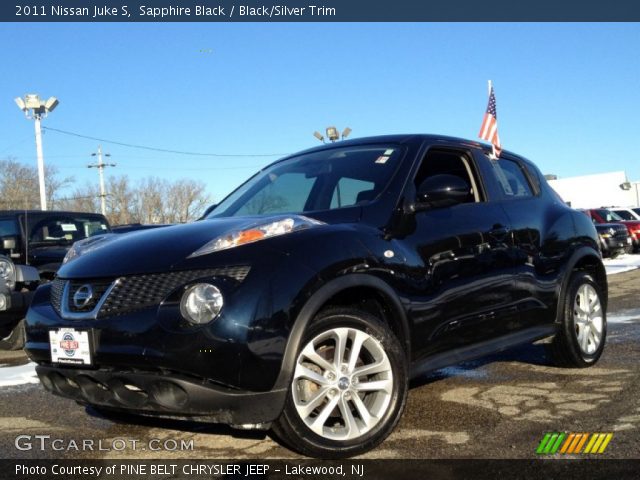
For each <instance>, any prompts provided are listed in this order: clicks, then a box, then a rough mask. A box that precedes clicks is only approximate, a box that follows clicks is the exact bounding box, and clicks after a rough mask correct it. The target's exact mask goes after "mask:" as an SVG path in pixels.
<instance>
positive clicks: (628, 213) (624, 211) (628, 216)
mask: <svg viewBox="0 0 640 480" xmlns="http://www.w3.org/2000/svg"><path fill="white" fill-rule="evenodd" d="M635 210H638V212H636V211H635ZM635 210H634V209H633V208H622V207H612V208H611V211H612V212H614V213H615V214H616V215H618V216H619V217H620V218H622V219H623V220H640V208H636V209H635Z"/></svg>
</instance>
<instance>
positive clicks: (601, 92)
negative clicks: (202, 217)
mask: <svg viewBox="0 0 640 480" xmlns="http://www.w3.org/2000/svg"><path fill="white" fill-rule="evenodd" d="M638 45H640V24H467V23H464V24H424V23H423V24H329V23H328V24H284V23H283V24H221V23H210V24H193V23H189V24H187V23H184V24H105V25H97V24H3V26H2V29H1V30H0V52H1V53H0V55H1V57H0V58H1V59H2V73H1V74H0V158H4V157H7V156H12V157H15V158H17V159H18V160H20V161H23V162H26V163H31V164H33V165H35V162H36V160H35V145H34V139H33V122H29V121H27V120H25V118H24V117H23V116H22V114H21V112H20V111H19V110H18V108H17V107H16V105H15V104H14V103H13V98H14V97H16V96H21V95H23V94H25V93H39V94H40V95H41V96H43V97H49V96H52V95H53V96H56V97H58V98H59V100H60V105H59V106H58V108H57V109H56V110H55V112H53V113H52V114H51V116H50V117H49V118H47V119H46V120H44V122H43V125H44V126H48V127H51V128H56V129H61V130H65V131H69V132H73V133H77V134H81V135H88V136H92V137H99V138H104V139H109V140H114V141H118V142H125V143H131V144H140V145H146V146H150V147H157V148H165V149H171V150H183V151H190V152H203V153H218V154H223V155H230V154H233V155H238V154H246V155H252V154H261V155H269V154H276V155H274V156H260V157H251V156H247V157H225V156H222V157H206V156H189V155H177V154H167V153H155V152H151V151H145V150H139V149H135V148H129V147H124V146H119V145H112V144H108V143H103V150H104V151H106V152H109V153H111V155H112V158H111V161H113V162H116V163H117V164H118V166H117V167H116V168H112V169H109V170H108V171H107V174H127V175H129V176H130V177H132V178H134V179H135V178H139V177H143V176H147V175H156V176H159V177H163V178H170V179H175V178H178V177H190V178H197V179H200V180H202V181H204V182H206V183H207V185H208V189H209V191H210V193H211V194H212V195H213V197H214V198H215V199H216V200H219V199H220V198H221V197H223V196H224V195H225V194H226V193H228V192H229V191H230V190H231V189H232V188H233V187H234V186H236V185H237V184H239V183H240V182H241V181H242V180H243V179H245V178H246V177H248V176H249V175H251V174H252V173H254V172H255V171H256V170H257V169H259V168H260V167H261V166H263V165H265V164H267V163H269V162H271V161H273V160H275V159H277V158H278V154H285V153H290V152H295V151H297V150H301V149H304V148H307V147H310V146H314V145H316V144H317V143H318V142H317V140H316V139H315V138H314V137H313V136H312V133H313V131H314V130H323V129H324V127H326V126H328V125H333V124H335V125H336V126H337V127H338V128H339V129H342V128H344V127H346V126H349V127H351V128H352V129H353V134H352V136H354V137H355V136H358V137H362V136H368V135H378V134H386V133H417V132H420V133H442V134H447V135H453V136H460V137H465V138H471V139H475V138H476V136H477V133H478V129H479V127H480V123H481V121H482V116H483V113H484V110H485V108H486V103H487V80H488V79H492V80H493V82H494V86H495V91H496V98H497V108H498V121H499V130H500V137H501V140H502V143H503V146H504V147H505V148H507V149H509V150H513V151H515V152H516V153H519V154H521V155H524V156H526V157H528V158H530V159H532V160H533V161H535V162H536V163H537V164H538V165H539V166H540V167H541V169H542V170H543V171H544V172H545V173H555V174H557V175H559V176H561V177H567V176H573V175H583V174H590V173H598V172H606V171H611V170H626V172H627V174H628V176H629V179H630V180H640V153H639V151H638V149H637V147H636V139H637V138H638V134H639V132H640V128H639V127H640V121H639V120H638V112H639V111H640V55H638ZM98 143H99V142H98V141H95V140H88V139H83V138H79V137H74V136H69V135H64V134H61V133H57V132H54V131H48V132H46V133H45V136H44V153H45V162H46V163H47V164H51V165H55V166H57V167H58V168H59V170H60V172H61V173H62V174H63V175H65V176H67V175H73V176H75V177H76V179H77V181H78V182H79V183H80V182H97V172H96V171H95V170H89V169H87V168H86V165H87V164H88V163H89V162H90V161H91V160H92V159H91V157H90V153H91V152H94V151H95V150H96V148H97V146H98Z"/></svg>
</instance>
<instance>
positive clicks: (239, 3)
mask: <svg viewBox="0 0 640 480" xmlns="http://www.w3.org/2000/svg"><path fill="white" fill-rule="evenodd" d="M0 21H2V22H445V21H456V22H472V21H480V22H567V21H568V22H630V21H640V2H638V1H637V0H608V1H604V0H582V1H571V2H569V1H558V0H536V1H529V2H518V1H514V0H484V1H478V0H440V1H424V0H394V1H389V0H322V1H320V2H315V1H314V0H261V1H249V0H196V1H192V0H188V1H184V0H173V1H165V0H162V1H158V0H119V1H117V0H103V1H86V0H85V1H82V0H57V1H56V0H14V1H13V2H11V1H6V0H5V1H3V2H1V3H0Z"/></svg>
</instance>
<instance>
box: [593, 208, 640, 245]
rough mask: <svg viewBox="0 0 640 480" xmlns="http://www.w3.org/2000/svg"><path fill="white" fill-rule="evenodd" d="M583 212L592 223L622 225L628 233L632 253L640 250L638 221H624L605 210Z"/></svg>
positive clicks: (594, 209)
mask: <svg viewBox="0 0 640 480" xmlns="http://www.w3.org/2000/svg"><path fill="white" fill-rule="evenodd" d="M584 212H585V213H586V214H587V215H589V216H590V217H591V219H592V220H593V222H594V223H622V224H623V225H624V226H625V227H627V230H628V231H629V236H630V237H631V242H632V249H633V251H638V250H640V220H624V219H623V218H622V217H621V216H620V215H618V214H617V213H615V212H613V211H611V210H608V209H606V208H592V209H589V210H585V211H584Z"/></svg>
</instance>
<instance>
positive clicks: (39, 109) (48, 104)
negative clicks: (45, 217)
mask: <svg viewBox="0 0 640 480" xmlns="http://www.w3.org/2000/svg"><path fill="white" fill-rule="evenodd" d="M15 102H16V105H18V108H19V109H20V110H22V111H23V112H24V114H25V116H26V117H27V118H28V119H33V120H34V123H35V129H36V154H37V156H38V184H39V187H40V209H41V210H46V209H47V195H46V192H45V185H44V155H43V153H42V128H41V126H40V121H41V120H42V119H43V118H45V117H46V116H47V115H48V114H49V113H51V112H53V110H54V109H55V108H56V107H57V106H58V103H59V102H58V99H57V98H56V97H49V99H48V100H46V101H44V100H41V99H40V97H39V96H38V95H37V94H34V93H31V94H28V95H25V96H24V98H21V97H18V98H16V99H15Z"/></svg>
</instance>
